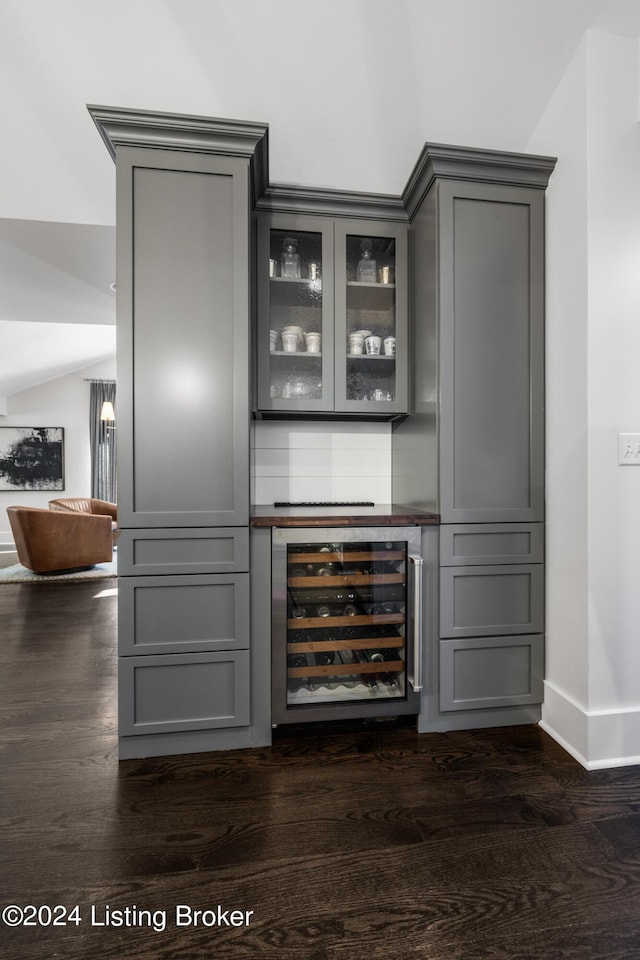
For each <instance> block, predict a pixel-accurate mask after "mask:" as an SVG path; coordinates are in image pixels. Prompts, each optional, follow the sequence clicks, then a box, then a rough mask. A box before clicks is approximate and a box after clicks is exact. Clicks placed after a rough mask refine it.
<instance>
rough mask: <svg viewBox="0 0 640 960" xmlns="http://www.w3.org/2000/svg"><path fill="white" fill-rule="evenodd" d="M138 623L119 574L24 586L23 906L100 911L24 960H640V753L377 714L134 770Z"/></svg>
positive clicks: (12, 747)
mask: <svg viewBox="0 0 640 960" xmlns="http://www.w3.org/2000/svg"><path fill="white" fill-rule="evenodd" d="M115 625H116V597H115V593H114V582H113V581H108V580H107V581H101V582H100V583H98V584H96V583H95V582H81V583H64V584H49V583H42V584H37V585H31V584H8V585H2V586H0V637H1V640H2V642H1V643H0V661H1V662H0V691H1V696H0V703H1V716H2V732H1V737H0V744H1V751H2V752H1V771H2V774H1V776H2V790H1V795H0V808H1V809H0V816H1V830H2V852H1V857H2V872H1V873H2V875H1V882H0V886H1V896H0V907H2V908H4V907H5V906H6V905H9V904H16V905H18V906H19V907H21V908H24V907H25V906H26V905H29V904H31V905H34V906H35V907H39V906H41V905H45V907H49V908H55V907H56V905H61V906H64V907H65V908H67V909H68V910H69V911H71V910H72V908H73V907H75V906H76V905H77V906H78V910H77V911H76V913H75V914H73V915H72V919H71V922H68V923H67V924H66V925H55V926H54V925H50V924H48V921H49V916H50V914H49V911H48V910H47V909H45V910H41V911H40V920H41V924H40V925H37V926H18V927H15V928H11V927H10V926H7V924H6V923H3V922H2V921H0V956H2V957H3V958H6V960H34V958H38V960H41V958H42V960H45V958H46V960H49V958H58V957H59V958H64V960H103V958H116V957H117V958H127V960H129V958H141V960H143V958H154V960H155V958H158V960H169V958H171V960H183V958H184V960H187V958H188V960H195V958H206V960H253V958H255V960H418V958H419V960H507V958H508V960H555V958H571V960H604V958H607V960H637V958H638V956H640V768H639V767H629V768H623V769H618V770H610V771H601V772H595V773H587V772H586V771H585V770H583V769H582V767H580V765H579V764H578V763H576V762H575V761H574V760H573V759H572V758H571V757H569V756H568V755H567V754H566V753H564V752H563V751H562V750H561V749H560V747H559V746H557V745H556V744H555V743H554V742H553V741H552V740H551V739H550V738H549V737H547V736H546V735H545V734H544V733H543V732H542V731H541V730H540V729H539V728H537V727H521V728H513V729H506V730H505V729H502V730H487V731H480V732H467V733H455V734H442V735H422V736H419V735H417V734H416V733H415V731H414V730H413V729H412V728H411V727H406V726H398V727H394V726H393V725H391V724H388V723H373V722H372V723H370V724H369V725H363V726H362V727H361V728H358V729H351V730H348V729H342V728H340V729H331V730H327V729H325V730H313V731H311V730H306V731H302V730H299V729H294V730H290V731H288V732H287V733H286V734H284V733H282V735H280V736H279V737H278V739H277V740H276V742H275V744H274V747H273V748H272V749H259V750H252V751H237V752H229V753H223V754H206V755H193V756H182V757H174V758H160V759H148V760H131V761H126V762H121V763H119V762H118V760H117V752H116V665H115ZM178 905H183V908H184V909H182V910H181V912H180V913H179V915H180V917H181V918H182V919H184V920H185V921H187V920H190V921H193V919H194V916H195V914H194V911H196V910H200V911H208V912H205V913H204V914H203V915H202V916H201V917H199V918H198V919H199V922H198V924H197V925H196V924H194V923H193V922H190V923H186V922H185V923H184V924H183V925H178V924H177V923H176V909H177V907H178ZM219 905H220V908H221V909H222V911H223V913H222V915H221V916H220V917H218V915H217V911H218V906H219ZM92 907H93V909H94V913H93V916H92V912H91V910H92ZM187 908H188V909H187ZM144 911H146V913H144ZM189 911H191V912H189ZM224 911H238V913H237V914H233V913H227V914H224ZM241 911H253V913H252V914H251V915H250V916H249V923H248V925H245V924H244V923H243V924H242V925H239V926H235V927H234V926H231V925H225V919H226V922H227V923H230V922H231V921H233V920H235V921H236V922H238V923H240V922H241V921H242V920H244V919H245V915H244V914H242V913H241ZM108 912H109V913H108ZM214 913H215V914H216V915H215V920H216V925H215V926H204V925H203V921H205V922H206V923H207V924H210V923H211V922H212V921H213V919H214ZM29 915H30V914H29V911H27V913H26V915H25V916H26V917H27V918H29ZM108 915H109V916H110V918H111V923H110V924H109V925H103V926H100V925H99V924H101V923H105V922H106V919H107V916H108ZM5 917H6V919H7V920H9V921H11V920H12V917H13V914H11V912H9V913H8V914H6V915H5ZM114 918H115V922H117V921H118V919H120V920H122V925H120V926H116V925H115V922H114ZM53 919H57V920H61V919H62V913H61V910H58V911H55V910H54V911H53ZM73 919H77V920H78V921H79V922H78V923H77V924H76V923H74V922H73ZM154 926H155V927H158V929H154ZM163 926H164V929H162V927H163Z"/></svg>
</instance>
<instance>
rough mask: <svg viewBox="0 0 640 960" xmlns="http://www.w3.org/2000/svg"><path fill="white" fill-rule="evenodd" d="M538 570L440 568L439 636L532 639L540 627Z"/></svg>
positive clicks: (541, 579)
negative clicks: (526, 635) (523, 636)
mask: <svg viewBox="0 0 640 960" xmlns="http://www.w3.org/2000/svg"><path fill="white" fill-rule="evenodd" d="M543 591H544V567H543V565H542V564H513V565H506V564H505V565H501V566H495V567H493V566H477V567H442V568H441V570H440V636H441V637H477V636H488V635H493V634H501V633H505V634H506V633H509V634H510V633H537V632H539V631H540V630H542V629H543V623H544V601H543V596H544V593H543Z"/></svg>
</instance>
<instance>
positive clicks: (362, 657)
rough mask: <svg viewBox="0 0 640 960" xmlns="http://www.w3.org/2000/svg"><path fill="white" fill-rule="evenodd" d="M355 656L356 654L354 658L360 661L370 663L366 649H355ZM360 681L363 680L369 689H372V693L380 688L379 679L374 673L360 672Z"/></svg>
mask: <svg viewBox="0 0 640 960" xmlns="http://www.w3.org/2000/svg"><path fill="white" fill-rule="evenodd" d="M353 656H354V658H355V659H356V660H357V661H358V663H369V660H368V658H367V655H366V653H365V652H364V650H354V651H353ZM360 681H361V682H362V683H364V685H365V686H367V687H369V689H370V690H371V692H372V693H376V692H377V690H378V681H377V679H376V677H375V675H374V674H371V673H361V674H360Z"/></svg>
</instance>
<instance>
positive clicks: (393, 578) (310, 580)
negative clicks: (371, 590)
mask: <svg viewBox="0 0 640 960" xmlns="http://www.w3.org/2000/svg"><path fill="white" fill-rule="evenodd" d="M287 583H288V585H289V586H290V587H297V588H304V587H312V588H315V587H366V586H373V585H375V584H380V585H382V584H385V583H404V576H403V574H401V573H380V574H370V573H339V574H321V575H320V576H317V575H316V576H309V577H289V579H288V581H287Z"/></svg>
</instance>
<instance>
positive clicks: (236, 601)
mask: <svg viewBox="0 0 640 960" xmlns="http://www.w3.org/2000/svg"><path fill="white" fill-rule="evenodd" d="M118 618H119V622H120V625H121V630H120V631H119V652H120V656H121V657H122V656H129V655H132V654H156V653H177V652H187V651H196V650H233V649H241V648H248V647H249V574H248V573H236V574H231V573H229V574H219V575H213V576H184V577H169V576H165V577H123V578H122V580H121V581H120V584H119V588H118Z"/></svg>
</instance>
